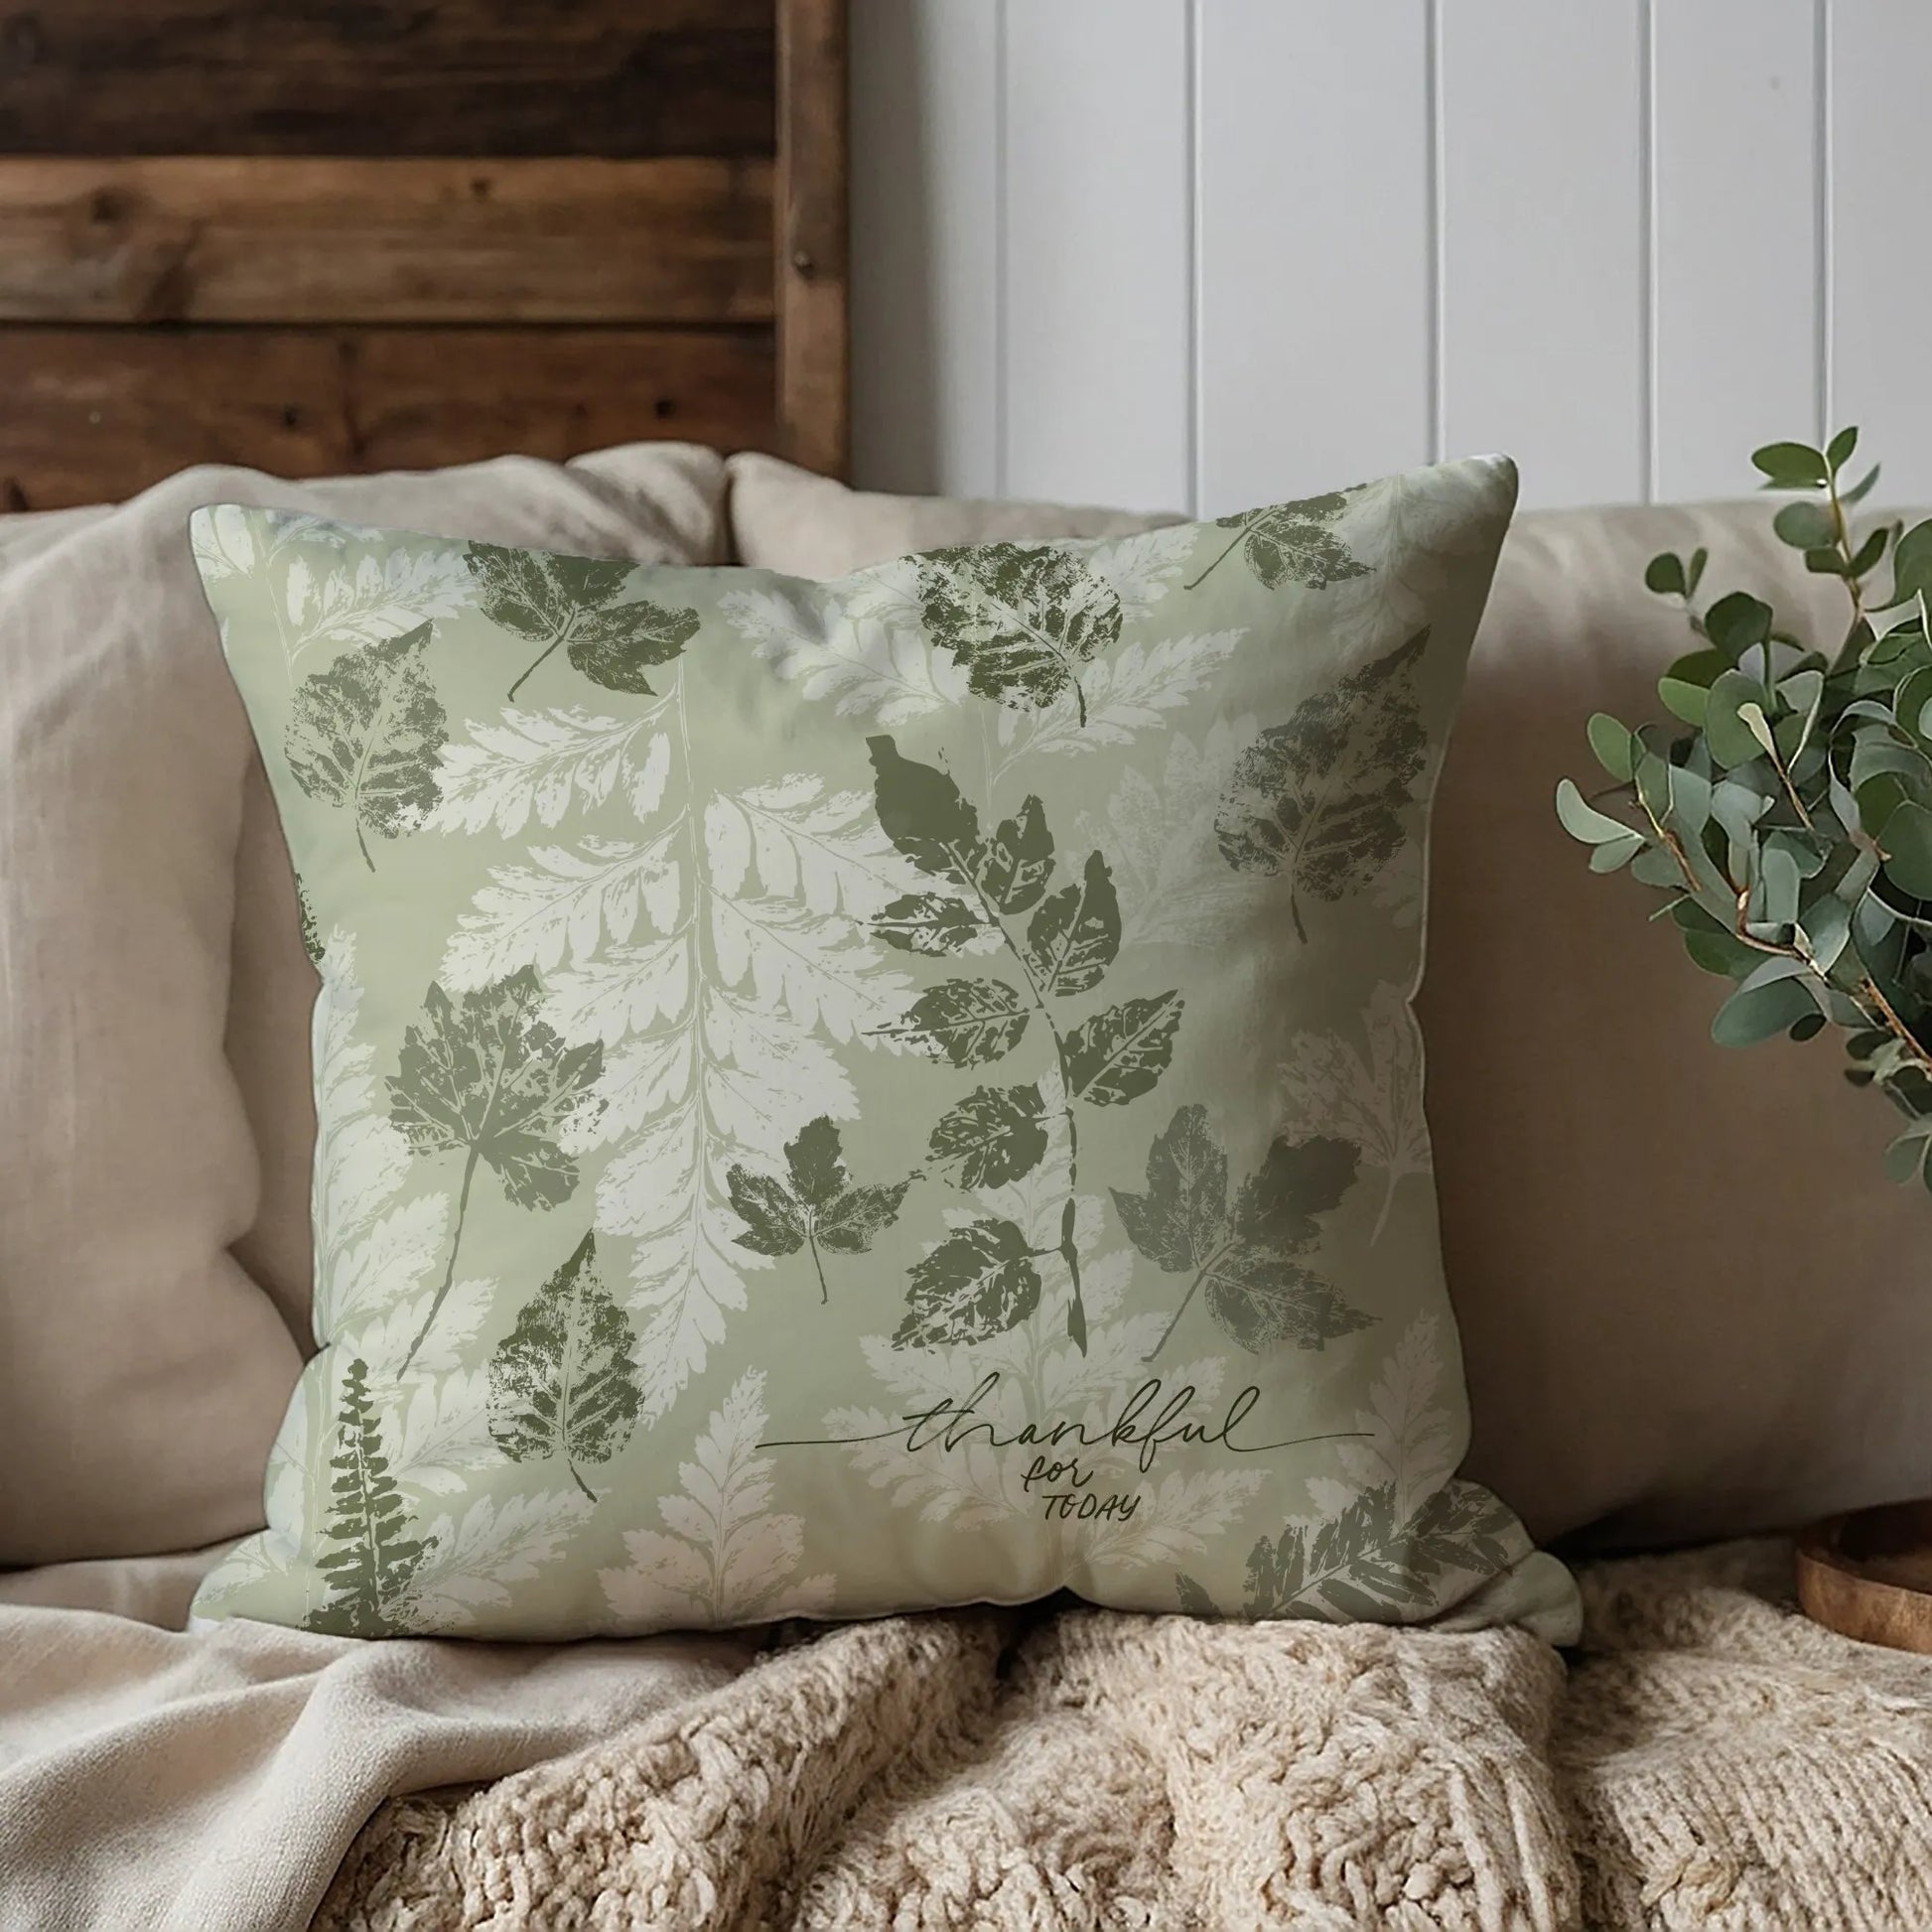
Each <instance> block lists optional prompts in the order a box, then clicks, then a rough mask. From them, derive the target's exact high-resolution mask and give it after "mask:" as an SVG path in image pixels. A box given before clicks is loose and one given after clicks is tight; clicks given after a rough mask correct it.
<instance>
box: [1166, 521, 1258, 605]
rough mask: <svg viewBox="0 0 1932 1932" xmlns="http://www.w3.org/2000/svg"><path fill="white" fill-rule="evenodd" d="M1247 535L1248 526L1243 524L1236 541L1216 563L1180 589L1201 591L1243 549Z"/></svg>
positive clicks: (1236, 534)
mask: <svg viewBox="0 0 1932 1932" xmlns="http://www.w3.org/2000/svg"><path fill="white" fill-rule="evenodd" d="M1247 534H1248V530H1247V525H1246V524H1243V525H1242V527H1241V528H1240V529H1238V530H1237V531H1236V532H1235V533H1234V541H1233V542H1232V543H1231V544H1229V545H1228V547H1227V548H1226V549H1225V550H1223V551H1222V552H1221V554H1220V555H1219V556H1218V557H1216V558H1215V559H1214V561H1213V562H1212V563H1211V564H1209V565H1208V566H1207V568H1206V569H1205V570H1204V571H1202V572H1201V574H1200V575H1199V576H1198V577H1196V578H1195V579H1194V581H1193V582H1192V583H1191V584H1183V585H1181V587H1180V588H1181V589H1182V590H1183V591H1197V590H1199V589H1200V587H1201V586H1202V585H1203V584H1204V583H1206V582H1207V580H1208V579H1209V578H1210V577H1212V576H1213V575H1214V573H1215V572H1216V571H1217V570H1219V569H1220V567H1221V566H1222V565H1223V564H1224V563H1226V562H1227V560H1228V559H1229V558H1230V557H1231V556H1233V555H1234V553H1235V551H1236V550H1238V549H1239V548H1240V547H1241V544H1242V541H1243V539H1245V538H1246V536H1247Z"/></svg>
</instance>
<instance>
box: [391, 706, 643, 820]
mask: <svg viewBox="0 0 1932 1932" xmlns="http://www.w3.org/2000/svg"><path fill="white" fill-rule="evenodd" d="M666 702H668V700H663V701H660V702H659V703H658V704H656V705H653V706H651V707H650V708H649V709H647V710H645V711H643V712H640V713H639V714H638V715H637V716H636V717H635V718H632V719H629V720H627V721H624V720H620V719H616V718H602V717H598V716H595V715H594V714H592V713H590V712H586V711H579V710H577V709H575V708H574V707H573V708H569V709H557V710H551V711H517V710H515V709H510V710H506V711H505V712H504V713H503V715H502V718H501V721H500V722H499V723H496V724H488V723H484V722H483V721H482V720H479V719H472V720H471V721H470V724H469V732H470V741H471V742H470V743H469V744H467V745H456V744H452V745H448V746H446V747H445V748H444V751H443V759H442V763H441V764H440V765H439V767H438V769H437V773H436V782H437V786H438V789H439V791H440V793H441V796H440V797H439V799H438V801H437V805H436V808H435V810H434V811H432V812H431V813H430V814H429V817H428V819H427V820H426V821H425V823H426V824H428V825H429V826H431V827H432V828H434V829H435V830H437V831H442V832H482V831H484V830H486V829H487V828H488V827H489V826H491V825H494V827H495V828H496V830H497V831H498V832H500V833H501V834H502V836H503V837H504V838H506V839H509V838H515V837H516V836H517V834H518V833H520V832H521V831H522V830H523V829H524V827H525V826H526V825H528V824H529V822H530V820H531V819H532V818H533V817H534V818H535V819H536V820H537V822H538V823H539V824H542V825H548V826H555V825H558V824H560V823H561V822H562V820H563V817H564V814H565V813H566V812H567V811H568V810H569V809H570V807H571V805H572V803H573V801H576V802H580V803H582V804H585V805H601V804H603V803H604V802H605V800H606V799H608V798H609V797H610V796H611V795H612V793H613V792H614V791H616V790H617V789H618V788H619V786H620V785H621V786H622V789H623V795H624V796H625V797H626V798H627V799H628V800H629V803H630V808H631V810H632V811H633V812H634V813H635V814H636V816H637V817H638V819H639V820H643V819H647V818H648V817H649V816H650V814H651V813H652V812H654V811H655V810H656V809H657V807H658V805H659V803H660V802H661V801H662V799H663V796H664V780H665V779H666V777H668V776H669V774H670V769H671V742H670V740H669V739H668V738H666V737H665V735H664V734H663V733H662V732H661V731H656V730H654V729H652V727H653V726H654V725H655V723H656V721H657V718H658V716H659V714H660V713H661V712H662V711H663V709H664V704H665V703H666Z"/></svg>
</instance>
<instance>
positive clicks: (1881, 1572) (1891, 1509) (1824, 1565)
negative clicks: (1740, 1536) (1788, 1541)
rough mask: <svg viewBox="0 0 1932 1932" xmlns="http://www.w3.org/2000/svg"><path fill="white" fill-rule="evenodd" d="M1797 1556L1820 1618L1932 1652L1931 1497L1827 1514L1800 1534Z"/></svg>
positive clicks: (1802, 1582)
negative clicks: (1835, 1514)
mask: <svg viewBox="0 0 1932 1932" xmlns="http://www.w3.org/2000/svg"><path fill="white" fill-rule="evenodd" d="M1797 1557H1798V1601H1799V1602H1800V1603H1801V1604H1803V1605H1804V1610H1805V1614H1806V1615H1807V1616H1808V1617H1810V1618H1811V1619H1812V1621H1813V1622H1814V1623H1822V1624H1823V1625H1824V1626H1825V1627H1826V1629H1828V1630H1836V1631H1837V1632H1838V1633H1839V1635H1840V1636H1844V1637H1857V1638H1858V1639H1859V1640H1860V1642H1862V1643H1881V1644H1886V1645H1889V1646H1890V1648H1892V1649H1893V1650H1917V1651H1922V1652H1925V1653H1928V1654H1932V1498H1928V1499H1926V1500H1924V1501H1921V1502H1910V1503H1886V1504H1884V1505H1882V1506H1881V1507H1879V1508H1876V1509H1855V1510H1853V1511H1852V1512H1851V1513H1850V1514H1849V1515H1846V1516H1828V1517H1826V1518H1825V1520H1824V1521H1823V1522H1822V1523H1814V1524H1813V1525H1812V1526H1811V1527H1810V1528H1809V1529H1807V1530H1804V1531H1801V1532H1800V1534H1799V1537H1798V1551H1797Z"/></svg>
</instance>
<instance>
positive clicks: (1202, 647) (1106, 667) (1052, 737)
mask: <svg viewBox="0 0 1932 1932" xmlns="http://www.w3.org/2000/svg"><path fill="white" fill-rule="evenodd" d="M1247 634H1248V633H1247V632H1246V631H1245V630H1211V631H1205V632H1203V633H1201V634H1200V635H1199V636H1191V637H1167V638H1163V639H1161V640H1160V641H1158V642H1156V643H1152V644H1140V643H1132V644H1123V645H1121V646H1120V648H1119V649H1118V650H1115V651H1112V652H1110V653H1109V654H1108V655H1106V656H1104V657H1097V658H1095V659H1094V660H1093V662H1092V663H1091V664H1089V665H1087V666H1085V667H1084V668H1083V669H1082V671H1081V673H1080V684H1081V688H1082V689H1083V690H1084V692H1085V693H1086V705H1087V718H1086V723H1085V724H1084V725H1082V724H1081V722H1080V714H1079V708H1078V705H1077V704H1076V703H1075V701H1074V699H1073V697H1072V695H1071V693H1069V694H1068V695H1067V696H1066V697H1063V698H1061V699H1058V700H1057V701H1056V702H1054V703H1053V704H1050V705H1048V706H1046V707H1045V708H1044V709H1043V710H1038V711H1024V712H1023V711H1018V710H1014V709H1011V708H1009V709H1007V710H1005V711H1003V712H1002V713H1001V716H1000V721H999V734H1000V743H1001V745H1002V746H1003V747H1005V748H1006V751H1005V756H1004V759H1003V761H1002V763H1001V766H1000V773H1001V774H1003V773H1004V772H1005V771H1006V770H1007V769H1008V768H1009V767H1010V766H1012V765H1013V764H1015V763H1017V762H1018V761H1019V760H1020V759H1023V758H1036V757H1040V756H1043V755H1047V754H1055V755H1062V756H1071V757H1078V756H1079V755H1080V754H1082V753H1085V752H1096V751H1099V750H1101V749H1102V748H1103V747H1110V746H1117V745H1131V744H1132V743H1133V742H1134V740H1135V739H1136V738H1137V737H1138V736H1139V735H1140V734H1141V733H1142V732H1144V731H1150V730H1154V729H1157V728H1159V727H1161V726H1164V725H1167V724H1170V723H1171V722H1172V721H1171V720H1170V719H1168V718H1167V717H1165V716H1164V715H1163V714H1164V713H1167V712H1171V711H1177V710H1179V709H1180V708H1181V707H1182V706H1184V705H1185V704H1186V703H1187V700H1188V699H1189V698H1190V697H1192V696H1193V694H1194V693H1195V692H1196V691H1198V690H1199V689H1200V688H1201V686H1202V685H1203V684H1205V683H1206V682H1207V680H1208V679H1209V678H1210V677H1212V676H1213V675H1214V673H1215V672H1216V671H1217V670H1218V669H1219V668H1220V666H1221V665H1222V664H1224V663H1226V661H1227V660H1228V658H1229V656H1230V655H1232V653H1233V651H1234V648H1235V646H1236V645H1237V644H1239V643H1240V641H1241V639H1242V638H1243V637H1245V636H1246V635H1247ZM996 775H998V774H996Z"/></svg>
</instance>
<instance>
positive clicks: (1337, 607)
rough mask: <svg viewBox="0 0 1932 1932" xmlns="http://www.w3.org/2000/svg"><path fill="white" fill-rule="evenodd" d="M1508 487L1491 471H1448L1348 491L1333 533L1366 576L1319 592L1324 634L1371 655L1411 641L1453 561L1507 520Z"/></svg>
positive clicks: (1451, 468)
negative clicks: (1496, 520) (1501, 519)
mask: <svg viewBox="0 0 1932 1932" xmlns="http://www.w3.org/2000/svg"><path fill="white" fill-rule="evenodd" d="M1507 487H1508V486H1507V483H1505V481H1504V480H1503V479H1502V478H1501V477H1500V476H1499V475H1498V474H1497V472H1496V471H1495V470H1493V469H1471V468H1466V467H1463V466H1459V465H1454V466H1445V467H1442V468H1438V469H1434V470H1413V471H1410V472H1409V473H1408V474H1407V475H1405V476H1399V477H1386V478H1384V479H1382V480H1381V481H1380V482H1379V483H1367V484H1365V485H1363V486H1362V487H1360V488H1358V489H1353V490H1350V491H1349V492H1348V503H1347V506H1346V508H1344V509H1343V510H1342V512H1341V514H1340V515H1339V516H1338V517H1337V518H1336V519H1335V522H1334V525H1333V529H1334V534H1335V537H1336V538H1337V540H1338V541H1339V542H1340V543H1341V544H1342V545H1343V546H1344V547H1345V548H1346V549H1347V551H1348V552H1349V554H1350V555H1351V556H1353V557H1355V558H1356V559H1357V560H1358V561H1360V562H1361V563H1363V564H1365V565H1366V566H1367V571H1366V574H1364V575H1362V576H1359V577H1350V578H1346V579H1343V580H1341V581H1339V582H1337V583H1334V584H1331V585H1330V586H1329V587H1328V589H1327V590H1326V591H1325V592H1324V593H1323V596H1324V598H1326V599H1327V602H1326V604H1324V606H1323V612H1322V622H1323V625H1324V627H1325V628H1326V629H1327V630H1328V631H1329V632H1330V634H1331V635H1332V636H1334V637H1336V638H1337V639H1339V640H1340V641H1342V642H1344V643H1351V644H1356V645H1358V646H1360V647H1362V648H1363V649H1364V650H1365V651H1368V652H1370V653H1371V654H1373V653H1374V652H1375V651H1376V650H1377V649H1378V648H1386V647H1392V646H1394V645H1395V644H1398V643H1401V642H1403V641H1404V640H1405V639H1407V638H1409V637H1411V636H1413V635H1414V634H1415V632H1416V631H1417V630H1418V629H1419V628H1420V627H1421V626H1422V625H1423V624H1424V623H1426V622H1427V621H1428V619H1429V612H1430V609H1431V606H1432V604H1433V603H1434V602H1435V601H1436V599H1437V598H1438V596H1439V595H1440V593H1441V592H1442V591H1443V589H1444V588H1445V586H1446V585H1447V583H1448V581H1449V571H1450V569H1451V567H1452V566H1453V564H1454V563H1455V561H1456V559H1457V558H1458V557H1461V556H1464V555H1466V554H1467V552H1468V549H1469V547H1470V545H1471V543H1472V542H1475V541H1480V540H1481V539H1482V537H1483V535H1484V533H1485V532H1486V531H1487V530H1489V529H1492V528H1493V527H1494V521H1493V519H1494V518H1495V517H1497V516H1499V515H1501V514H1504V513H1506V511H1507V509H1508V500H1507Z"/></svg>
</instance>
